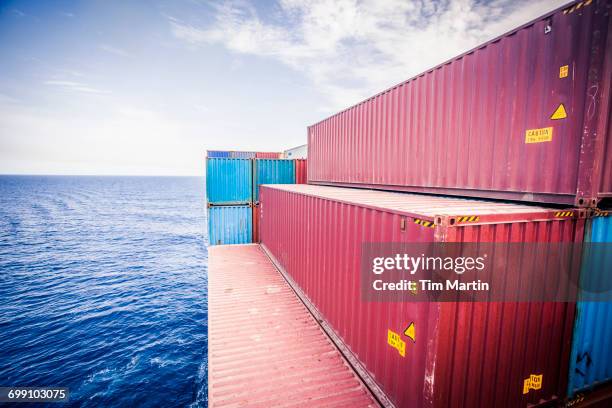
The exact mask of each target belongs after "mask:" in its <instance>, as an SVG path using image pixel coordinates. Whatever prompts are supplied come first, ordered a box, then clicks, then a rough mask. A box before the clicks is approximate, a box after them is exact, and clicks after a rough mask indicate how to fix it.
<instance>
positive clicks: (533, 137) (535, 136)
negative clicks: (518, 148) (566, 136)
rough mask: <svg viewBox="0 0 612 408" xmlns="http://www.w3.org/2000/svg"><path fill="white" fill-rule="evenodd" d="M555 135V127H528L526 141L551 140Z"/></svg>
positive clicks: (540, 141)
mask: <svg viewBox="0 0 612 408" xmlns="http://www.w3.org/2000/svg"><path fill="white" fill-rule="evenodd" d="M552 136H553V128H552V127H547V128H541V129H527V130H526V131H525V143H542V142H551V141H552Z"/></svg>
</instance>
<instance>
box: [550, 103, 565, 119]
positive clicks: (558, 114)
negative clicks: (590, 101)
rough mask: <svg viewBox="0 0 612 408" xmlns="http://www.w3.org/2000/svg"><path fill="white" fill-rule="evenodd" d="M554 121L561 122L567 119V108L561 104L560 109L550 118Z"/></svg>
mask: <svg viewBox="0 0 612 408" xmlns="http://www.w3.org/2000/svg"><path fill="white" fill-rule="evenodd" d="M550 118H551V119H552V120H559V119H565V118H567V112H566V111H565V106H563V104H562V103H561V104H559V107H558V108H557V109H555V111H554V112H553V114H552V115H551V116H550Z"/></svg>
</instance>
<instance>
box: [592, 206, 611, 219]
mask: <svg viewBox="0 0 612 408" xmlns="http://www.w3.org/2000/svg"><path fill="white" fill-rule="evenodd" d="M611 213H612V212H611V211H607V210H600V209H599V208H596V209H595V210H594V211H593V217H607V216H608V215H610V214H611Z"/></svg>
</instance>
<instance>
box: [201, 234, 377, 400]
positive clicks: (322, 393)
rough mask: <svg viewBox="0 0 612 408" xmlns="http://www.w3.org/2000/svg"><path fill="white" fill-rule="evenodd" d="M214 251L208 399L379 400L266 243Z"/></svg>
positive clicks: (211, 258) (211, 254)
mask: <svg viewBox="0 0 612 408" xmlns="http://www.w3.org/2000/svg"><path fill="white" fill-rule="evenodd" d="M208 251H209V252H208V256H209V258H208V259H209V272H208V292H209V295H208V299H209V301H208V305H209V315H208V330H209V332H208V340H209V343H208V404H207V405H206V406H210V407H211V408H214V407H226V408H227V407H250V408H251V407H280V406H283V407H289V406H292V407H351V408H353V407H355V408H357V407H363V408H366V407H367V408H369V407H374V406H376V405H375V402H374V400H373V399H372V396H371V394H370V393H369V392H368V390H367V389H366V388H365V387H364V385H363V383H361V381H360V380H359V378H358V377H357V376H356V375H355V373H354V372H353V370H351V368H350V367H349V366H348V365H347V364H346V362H345V361H344V360H343V358H342V356H341V355H340V353H339V352H338V350H337V349H336V348H335V347H334V345H333V344H332V342H331V341H329V339H328V338H327V336H326V335H325V333H323V331H322V330H321V327H320V326H319V325H318V324H317V322H316V320H314V319H313V317H312V315H311V314H310V313H308V310H306V308H305V307H304V305H303V304H302V303H301V302H300V300H299V299H298V298H297V297H296V296H295V293H293V291H292V290H291V288H290V287H289V286H288V285H287V283H286V282H285V280H284V279H283V277H282V276H281V275H280V274H279V273H278V271H277V270H276V268H275V267H274V265H272V263H271V262H270V259H269V258H268V257H267V256H266V254H265V253H264V252H263V251H262V250H261V248H260V247H259V245H219V246H212V247H210V248H208Z"/></svg>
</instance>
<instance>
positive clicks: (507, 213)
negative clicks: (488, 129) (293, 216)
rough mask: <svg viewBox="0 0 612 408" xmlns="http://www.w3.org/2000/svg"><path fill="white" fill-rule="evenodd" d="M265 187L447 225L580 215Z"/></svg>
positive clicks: (321, 189) (379, 193) (466, 201)
mask: <svg viewBox="0 0 612 408" xmlns="http://www.w3.org/2000/svg"><path fill="white" fill-rule="evenodd" d="M265 187H266V188H275V189H279V190H284V191H289V192H295V193H298V194H304V195H309V196H314V197H319V198H323V199H328V200H333V201H339V202H344V203H347V204H354V205H358V206H361V207H367V208H373V209H377V210H380V211H387V212H393V213H400V214H405V215H408V216H411V217H419V218H423V219H428V220H432V221H436V223H441V222H443V221H444V220H455V221H453V222H451V225H453V224H454V223H455V222H457V224H461V223H464V222H465V223H468V222H469V224H470V225H474V224H483V223H487V222H496V223H497V222H516V221H538V220H540V221H541V220H548V219H559V218H571V217H578V216H579V215H580V214H582V212H580V211H578V210H573V209H568V210H559V209H553V208H545V207H540V206H533V205H522V204H515V203H508V202H499V201H483V200H474V199H467V198H456V197H446V196H435V195H427V194H409V193H396V192H388V191H379V190H364V189H358V188H345V187H328V186H321V185H311V184H274V185H267V186H265ZM463 217H468V220H465V221H464V220H463ZM473 217H476V218H473Z"/></svg>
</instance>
